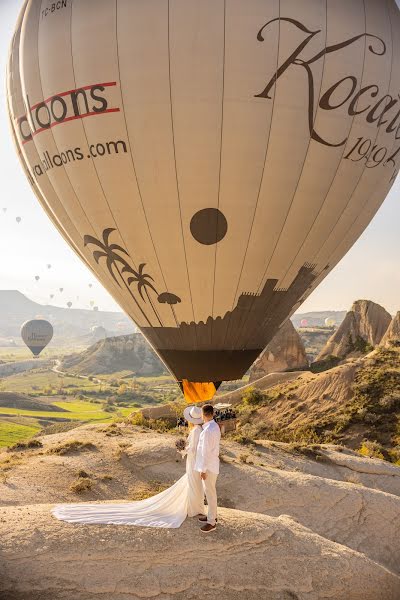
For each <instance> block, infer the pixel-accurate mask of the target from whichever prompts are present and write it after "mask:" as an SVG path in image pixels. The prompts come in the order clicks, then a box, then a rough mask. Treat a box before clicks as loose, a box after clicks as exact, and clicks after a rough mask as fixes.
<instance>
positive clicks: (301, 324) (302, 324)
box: [300, 319, 308, 327]
mask: <svg viewBox="0 0 400 600" xmlns="http://www.w3.org/2000/svg"><path fill="white" fill-rule="evenodd" d="M307 326H308V321H307V319H302V320H301V321H300V327H307Z"/></svg>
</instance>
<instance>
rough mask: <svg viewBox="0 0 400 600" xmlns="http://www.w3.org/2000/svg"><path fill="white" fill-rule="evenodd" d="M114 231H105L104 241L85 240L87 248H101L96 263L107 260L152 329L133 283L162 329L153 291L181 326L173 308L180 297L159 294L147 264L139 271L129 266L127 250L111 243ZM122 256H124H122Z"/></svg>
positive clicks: (164, 293) (97, 252)
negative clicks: (145, 269)
mask: <svg viewBox="0 0 400 600" xmlns="http://www.w3.org/2000/svg"><path fill="white" fill-rule="evenodd" d="M114 231H116V230H115V229H114V228H112V227H109V228H107V229H105V230H104V231H103V235H102V238H103V239H102V241H101V240H98V239H97V238H95V237H94V236H92V235H85V236H84V238H83V243H84V245H85V246H90V245H92V246H95V247H97V248H99V250H94V251H93V258H94V260H95V261H96V263H97V264H100V259H102V258H104V259H105V262H106V267H107V269H108V272H109V273H110V275H111V277H112V278H113V280H114V281H115V283H116V284H117V285H118V286H119V287H121V283H120V281H122V282H123V284H124V286H125V287H126V289H127V290H128V292H129V294H130V296H131V297H132V299H133V300H134V302H135V304H136V306H137V307H138V308H139V310H140V312H141V313H142V315H143V316H144V318H145V319H146V321H147V323H148V324H149V326H150V327H152V326H153V325H152V323H151V321H150V319H149V317H148V316H147V314H146V313H145V311H144V310H143V307H142V306H141V304H140V302H139V301H138V299H137V298H136V296H135V295H134V294H133V292H132V289H131V287H130V286H131V284H132V283H136V284H137V290H138V292H139V296H140V298H141V299H142V301H143V302H144V303H145V304H146V302H147V301H148V302H149V304H150V306H151V308H152V310H153V313H154V315H155V317H156V319H157V321H158V322H159V324H160V326H161V327H162V326H163V323H162V321H161V319H160V316H159V314H158V312H157V309H156V307H155V305H154V302H153V300H152V299H151V296H150V292H151V291H152V292H154V294H156V296H157V301H158V302H159V303H160V304H169V306H170V308H171V311H172V314H173V316H174V319H175V322H176V324H177V325H178V326H179V322H178V320H177V318H176V314H175V310H174V306H173V305H174V304H179V303H180V302H181V299H180V298H179V296H177V295H176V294H172V293H171V292H162V293H161V294H159V293H158V291H157V289H156V287H155V285H154V279H153V277H152V276H151V275H150V274H149V273H146V272H145V271H144V268H145V266H146V263H141V264H140V265H139V267H138V269H134V268H133V267H132V266H131V265H130V264H129V262H128V261H127V259H126V258H125V256H126V257H129V258H130V255H129V253H128V252H127V251H126V250H125V248H123V247H122V246H120V245H119V244H115V243H110V237H111V234H112V233H113V232H114ZM121 254H122V255H124V256H121ZM124 274H128V275H130V277H128V278H127V279H126V280H125V278H124V276H123V275H124ZM117 275H118V278H117ZM146 298H147V300H146Z"/></svg>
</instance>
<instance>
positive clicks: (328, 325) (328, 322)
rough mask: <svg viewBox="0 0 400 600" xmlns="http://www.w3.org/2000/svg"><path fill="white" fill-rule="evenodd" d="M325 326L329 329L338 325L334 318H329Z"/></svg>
mask: <svg viewBox="0 0 400 600" xmlns="http://www.w3.org/2000/svg"><path fill="white" fill-rule="evenodd" d="M325 325H326V326H327V327H334V325H336V321H335V319H333V318H332V317H328V318H327V319H325Z"/></svg>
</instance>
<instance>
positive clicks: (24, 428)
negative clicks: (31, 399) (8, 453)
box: [0, 421, 40, 448]
mask: <svg viewBox="0 0 400 600" xmlns="http://www.w3.org/2000/svg"><path fill="white" fill-rule="evenodd" d="M39 430H40V426H39V425H37V426H34V425H19V424H17V423H12V422H6V421H0V448H1V447H5V446H11V445H12V444H15V443H16V442H19V441H21V440H26V439H28V438H30V437H32V436H33V435H35V433H37V432H38V431H39Z"/></svg>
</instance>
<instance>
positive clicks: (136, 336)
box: [60, 333, 166, 376]
mask: <svg viewBox="0 0 400 600" xmlns="http://www.w3.org/2000/svg"><path fill="white" fill-rule="evenodd" d="M60 369H61V370H62V371H73V372H74V373H78V374H82V375H99V374H102V373H103V374H108V373H118V372H121V371H130V372H132V373H134V374H135V375H139V376H157V375H161V374H163V373H165V372H166V368H165V366H164V365H163V363H162V362H161V361H160V359H159V358H158V356H157V355H156V354H155V352H154V351H153V349H152V348H151V346H150V345H149V344H148V343H147V341H146V340H145V338H144V337H143V335H142V334H141V333H132V334H130V335H121V336H117V337H109V338H106V339H102V340H99V341H98V342H96V343H95V344H93V345H92V346H90V347H89V348H88V349H87V350H85V351H84V352H81V353H79V354H72V355H70V356H67V357H66V358H65V359H64V360H63V362H62V364H61V366H60Z"/></svg>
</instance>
